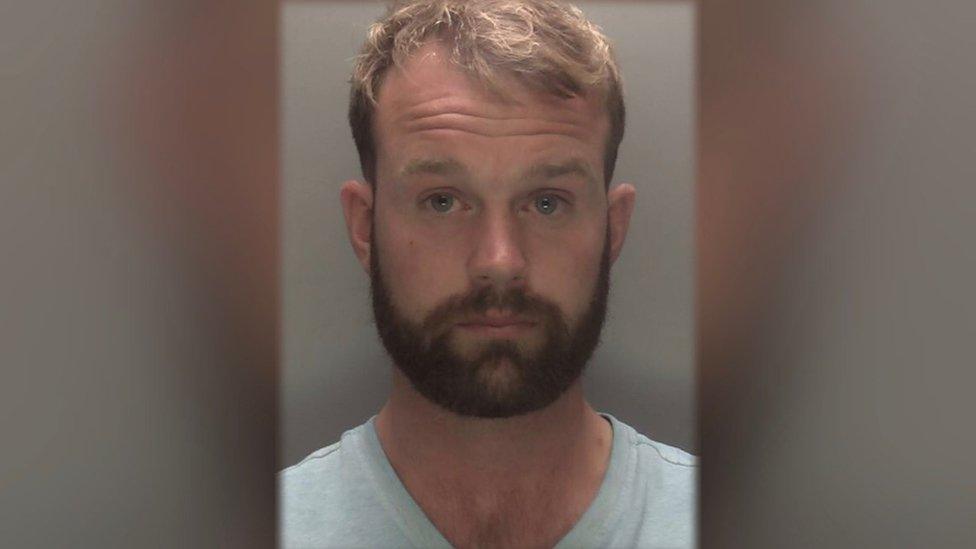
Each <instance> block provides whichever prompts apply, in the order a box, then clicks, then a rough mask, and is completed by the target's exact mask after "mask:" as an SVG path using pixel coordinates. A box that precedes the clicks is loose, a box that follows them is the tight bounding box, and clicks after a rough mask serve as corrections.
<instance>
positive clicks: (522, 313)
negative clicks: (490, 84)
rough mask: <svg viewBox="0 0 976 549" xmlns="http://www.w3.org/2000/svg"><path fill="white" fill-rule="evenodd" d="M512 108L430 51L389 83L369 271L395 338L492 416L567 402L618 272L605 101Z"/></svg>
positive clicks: (519, 92) (400, 352) (435, 395)
mask: <svg viewBox="0 0 976 549" xmlns="http://www.w3.org/2000/svg"><path fill="white" fill-rule="evenodd" d="M507 90H508V91H509V92H510V93H511V94H512V95H513V97H514V100H513V99H511V98H510V99H507V100H502V99H500V98H498V97H496V96H494V95H491V94H489V93H488V92H486V91H485V90H484V89H483V88H481V87H480V86H479V85H478V84H476V83H472V82H471V81H469V80H468V78H467V77H466V76H465V75H464V74H463V73H461V72H460V71H458V70H456V69H454V68H452V67H451V66H450V64H449V62H448V61H447V56H446V52H445V50H443V49H442V48H441V47H440V46H439V45H437V44H436V43H435V44H430V45H427V46H425V47H424V48H422V49H421V50H420V51H418V52H417V53H416V54H415V55H414V56H412V57H411V59H410V60H409V61H408V62H407V63H406V64H405V65H404V67H403V68H402V69H397V68H394V69H391V70H390V72H389V73H387V75H386V77H385V80H384V82H383V85H382V86H381V89H380V92H379V97H378V105H377V109H376V117H375V122H374V123H375V127H374V130H375V135H376V136H377V137H376V141H377V143H376V146H377V151H378V155H377V158H378V160H377V182H376V190H375V195H374V202H373V221H372V222H373V229H372V231H371V232H372V246H371V253H370V258H369V261H370V274H371V279H372V290H373V307H374V312H375V316H376V323H377V328H378V330H379V332H380V336H381V339H382V340H383V343H384V345H385V346H386V348H387V350H388V351H389V352H390V354H391V356H392V358H393V360H394V362H395V363H396V365H397V367H399V368H400V370H401V371H402V372H403V373H404V374H405V375H406V377H407V378H408V379H409V380H410V382H411V383H412V384H413V386H414V387H415V388H416V389H417V390H418V391H419V392H420V393H421V394H423V395H424V396H425V397H426V398H428V399H429V400H431V401H433V402H434V403H436V404H438V405H440V406H442V407H444V408H446V409H448V410H451V411H453V412H455V413H458V414H462V415H469V416H478V417H508V416H513V415H519V414H524V413H527V412H530V411H533V410H537V409H540V408H543V407H545V406H547V405H548V404H550V403H552V402H553V401H555V400H556V399H557V398H558V397H559V396H560V395H561V394H562V393H563V392H564V391H565V390H566V389H567V388H568V387H570V386H571V385H572V384H573V383H574V382H575V381H576V380H577V379H578V378H579V375H580V373H581V372H582V370H583V366H584V365H585V363H586V361H587V360H588V359H589V357H590V356H591V354H592V352H593V350H594V348H595V347H596V345H597V342H598V340H599V333H600V329H601V327H602V324H603V320H604V315H605V310H606V298H607V293H608V290H609V269H610V263H611V251H610V245H609V243H610V231H609V227H608V223H607V220H608V210H607V194H606V192H605V189H604V184H603V180H602V176H601V175H600V174H601V173H602V172H601V171H600V170H601V168H602V165H603V154H604V147H605V143H606V138H607V134H608V125H609V122H608V117H607V115H606V114H605V112H604V110H603V107H602V104H601V103H600V101H599V100H598V99H596V98H586V99H584V98H572V99H557V98H553V97H549V96H546V95H540V94H538V93H535V92H531V91H529V90H527V89H525V88H522V87H521V86H519V85H517V84H515V83H514V82H512V83H511V86H510V87H508V88H507Z"/></svg>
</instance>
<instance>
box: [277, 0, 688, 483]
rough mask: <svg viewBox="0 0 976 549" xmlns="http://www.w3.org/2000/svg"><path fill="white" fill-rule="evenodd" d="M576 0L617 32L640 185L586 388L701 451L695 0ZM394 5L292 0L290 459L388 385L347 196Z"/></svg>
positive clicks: (330, 434) (286, 25)
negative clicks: (356, 119)
mask: <svg viewBox="0 0 976 549" xmlns="http://www.w3.org/2000/svg"><path fill="white" fill-rule="evenodd" d="M578 5H579V6H580V7H581V8H582V9H583V10H584V11H585V12H586V13H587V15H588V16H589V17H590V18H591V19H592V20H593V21H595V22H596V23H597V24H599V25H600V26H602V27H603V29H604V31H605V32H606V33H607V35H608V36H610V38H611V39H613V40H614V42H615V43H616V45H617V49H618V57H619V61H620V64H621V68H622V71H623V74H624V79H625V81H624V90H625V94H626V101H627V115H628V120H627V134H626V136H625V138H624V142H623V144H622V146H621V151H620V156H619V160H618V163H617V170H616V174H615V183H619V182H632V183H634V184H635V186H636V187H637V192H638V194H637V204H636V208H635V211H634V217H633V220H632V222H631V228H630V234H629V236H628V240H627V243H626V245H625V247H624V252H623V254H622V256H621V257H620V259H619V261H618V262H617V264H616V265H615V266H614V269H613V272H612V281H611V284H612V286H611V296H610V312H609V317H608V321H607V324H606V326H605V328H604V335H603V344H602V345H601V347H600V348H599V349H598V350H597V352H596V354H595V355H594V358H593V360H592V361H591V362H590V365H589V368H588V371H587V373H586V374H585V382H584V383H585V387H586V391H587V394H588V397H589V399H590V401H591V403H592V404H593V405H594V407H595V408H596V409H598V410H601V411H606V412H609V413H612V414H614V415H616V416H617V417H619V418H621V419H623V420H624V421H625V422H627V423H629V424H631V425H633V426H634V427H635V428H637V429H638V430H639V431H641V432H643V433H645V434H647V435H648V436H650V437H652V438H655V439H657V440H661V441H663V442H667V443H670V444H673V445H676V446H679V447H681V448H685V449H689V450H691V451H695V450H696V447H697V443H696V433H695V421H694V409H695V406H694V404H695V403H694V395H695V384H694V337H693V335H694V326H693V303H694V295H693V292H694V270H693V266H694V235H693V181H694V162H693V151H694V136H693V128H694V113H693V108H694V101H695V97H694V89H695V88H694V77H695V73H694V56H695V51H694V29H695V24H694V23H695V6H694V4H693V3H692V2H690V1H689V2H685V1H680V2H592V3H591V2H579V3H578ZM383 6H384V4H382V3H379V2H332V1H321V2H285V3H284V4H283V5H282V20H281V21H282V27H281V36H282V63H281V71H282V74H281V78H282V88H281V96H280V100H281V107H282V125H283V126H282V139H283V147H282V170H283V174H282V175H283V182H284V196H283V201H282V203H283V212H282V214H283V243H282V244H283V254H282V257H283V262H284V264H283V270H282V285H283V288H282V298H283V308H284V311H283V316H282V349H283V351H282V352H283V357H282V379H281V391H282V394H281V402H282V409H281V421H282V425H281V431H280V432H281V439H280V448H281V450H280V451H281V456H280V458H281V460H282V464H283V465H285V464H290V463H293V462H295V461H297V460H298V459H301V457H303V456H304V455H306V454H307V453H309V452H311V451H313V450H315V449H317V448H320V447H322V446H325V445H328V444H331V443H332V442H334V441H335V440H337V439H338V437H339V436H340V435H341V433H342V432H343V431H344V430H346V429H348V428H351V427H353V426H355V425H358V424H359V423H362V422H363V421H365V420H366V419H368V418H369V417H370V416H371V415H372V414H374V413H376V412H377V411H378V410H379V408H380V406H381V405H382V403H383V401H384V400H385V397H386V394H387V391H388V388H389V383H390V381H389V380H390V373H389V372H390V368H391V365H390V363H389V360H388V358H387V356H386V355H385V353H384V351H383V349H382V347H381V345H380V343H379V340H378V338H377V336H376V334H375V328H374V326H373V324H372V317H371V312H370V307H369V293H368V291H369V282H368V279H367V277H366V276H365V274H364V273H363V272H362V270H361V268H360V266H359V264H358V263H357V262H356V261H355V258H354V256H353V253H352V251H351V249H350V248H349V245H348V242H347V239H346V232H345V226H344V223H343V217H342V211H341V206H340V204H339V200H338V191H339V185H340V184H341V183H342V182H343V181H345V180H347V179H350V178H359V177H360V176H361V174H360V170H359V164H358V161H357V156H356V151H355V147H354V145H353V142H352V138H351V136H350V133H349V128H348V125H347V123H346V118H345V115H346V106H347V97H348V90H349V88H348V83H347V79H348V75H349V73H350V69H351V66H352V65H351V59H352V57H353V56H354V55H355V54H356V53H357V52H358V50H359V46H360V44H361V43H362V40H363V38H364V36H365V31H366V28H367V26H368V25H369V24H370V23H371V22H372V21H373V20H374V19H375V18H376V17H377V16H379V15H380V14H381V13H382V12H383Z"/></svg>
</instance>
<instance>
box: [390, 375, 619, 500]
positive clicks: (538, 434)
mask: <svg viewBox="0 0 976 549" xmlns="http://www.w3.org/2000/svg"><path fill="white" fill-rule="evenodd" d="M376 429H377V435H378V436H379V439H380V442H381V444H382V446H383V450H384V451H385V452H386V454H387V457H388V458H389V459H390V462H391V464H392V465H393V467H394V469H395V470H396V471H397V473H398V474H400V475H401V477H402V478H403V477H409V478H411V479H414V480H417V479H421V480H422V479H437V482H438V484H441V485H450V484H454V485H456V486H457V487H459V488H461V487H464V488H467V489H488V490H490V489H492V488H498V489H512V488H515V487H514V486H513V484H526V485H529V486H532V485H534V486H538V485H539V483H540V482H545V481H546V479H547V478H551V477H553V476H556V477H557V478H564V479H565V478H574V479H594V478H595V479H596V480H597V482H596V484H597V487H598V486H599V481H600V480H602V476H603V473H604V471H605V470H606V465H607V462H608V460H609V453H610V441H611V436H612V435H611V429H610V425H609V424H608V423H607V422H606V420H604V419H603V418H602V417H601V416H599V415H598V414H597V413H596V412H594V411H593V409H592V408H591V407H590V406H589V405H588V404H587V403H586V401H585V399H584V397H583V392H582V386H581V384H580V382H579V381H577V382H576V383H575V384H574V385H573V386H572V387H570V389H568V390H567V391H566V392H565V393H564V394H563V395H562V396H561V397H560V398H559V399H558V400H556V401H555V402H553V403H552V404H551V405H549V406H547V407H546V408H544V409H542V410H538V411H535V412H532V413H529V414H525V415H522V416H517V417H511V418H503V419H483V418H472V417H462V416H459V415H457V414H454V413H452V412H449V411H447V410H444V409H443V408H440V407H439V406H436V405H435V404H433V403H431V402H430V401H428V400H427V399H426V398H424V397H423V396H421V395H420V394H419V393H417V391H416V390H415V389H414V388H413V386H412V385H410V383H409V381H407V380H406V379H405V378H404V377H403V375H402V374H400V372H399V371H395V372H394V383H393V392H392V394H391V396H390V399H389V400H388V401H387V403H386V405H385V406H384V407H383V409H382V410H381V411H380V413H379V415H378V416H377V419H376ZM566 474H571V475H574V476H570V477H565V476H561V475H566ZM559 484H563V485H565V484H570V485H572V483H565V482H563V483H559ZM584 484H585V483H584ZM571 487H572V486H571ZM408 488H410V487H409V486H408ZM581 489H582V488H581Z"/></svg>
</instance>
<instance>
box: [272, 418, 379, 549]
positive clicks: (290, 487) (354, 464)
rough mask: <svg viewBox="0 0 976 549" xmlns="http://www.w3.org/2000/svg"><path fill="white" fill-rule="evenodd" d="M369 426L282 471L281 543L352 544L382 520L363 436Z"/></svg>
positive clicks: (280, 484) (280, 488)
mask: <svg viewBox="0 0 976 549" xmlns="http://www.w3.org/2000/svg"><path fill="white" fill-rule="evenodd" d="M367 427H368V424H364V425H361V426H359V427H357V428H355V429H351V430H349V431H346V432H345V433H343V435H342V437H341V439H340V440H339V441H338V442H336V443H334V444H331V445H329V446H326V447H325V448H322V449H320V450H316V451H315V452H312V453H311V454H309V455H308V456H307V457H306V458H305V459H303V460H301V461H299V462H298V463H296V464H294V465H292V466H291V467H288V468H287V469H284V470H283V471H281V472H280V473H279V474H278V501H279V507H278V509H279V511H278V512H279V544H280V546H282V547H332V546H348V545H350V544H355V543H357V542H359V541H363V538H362V536H363V535H364V534H365V533H366V532H368V531H369V529H370V528H371V527H372V526H373V523H374V522H377V520H378V518H379V517H378V513H377V509H379V508H381V505H380V504H379V501H378V497H377V493H376V490H375V482H374V481H373V479H372V474H371V472H370V470H369V468H368V467H367V466H366V465H365V463H364V462H365V461H366V459H367V456H366V455H364V454H365V452H364V449H363V444H362V440H361V439H362V438H363V436H364V430H365V429H366V428H367ZM378 529H379V530H382V529H383V528H382V527H380V528H378Z"/></svg>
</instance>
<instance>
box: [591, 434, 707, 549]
mask: <svg viewBox="0 0 976 549" xmlns="http://www.w3.org/2000/svg"><path fill="white" fill-rule="evenodd" d="M610 419H611V423H612V424H613V426H614V436H615V437H616V436H617V435H618V434H619V435H620V440H619V443H620V446H616V443H615V448H614V449H615V450H616V449H618V448H619V449H620V451H621V454H622V455H621V460H620V463H621V465H622V467H623V469H624V471H622V473H621V477H620V482H621V483H622V484H623V485H624V486H625V487H624V488H623V489H622V492H621V493H622V499H623V500H624V501H625V502H626V504H625V505H622V506H621V507H618V508H621V509H624V511H622V513H623V515H622V516H621V517H620V520H619V522H618V523H617V530H618V532H617V533H615V534H614V535H615V536H617V537H616V538H614V544H622V545H631V546H640V547H645V546H651V547H693V546H694V545H695V532H696V516H697V511H696V509H697V501H696V500H697V493H698V458H697V457H696V456H694V455H692V454H690V453H688V452H686V451H684V450H682V449H680V448H676V447H674V446H670V445H668V444H665V443H663V442H658V441H656V440H652V439H651V438H649V437H647V436H645V435H643V434H641V433H638V432H637V431H636V430H635V429H634V428H632V427H630V426H629V425H627V424H625V423H623V422H621V421H620V420H617V419H616V418H612V417H611V418H610Z"/></svg>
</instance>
